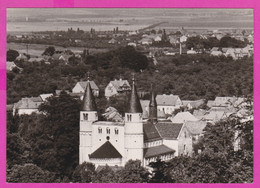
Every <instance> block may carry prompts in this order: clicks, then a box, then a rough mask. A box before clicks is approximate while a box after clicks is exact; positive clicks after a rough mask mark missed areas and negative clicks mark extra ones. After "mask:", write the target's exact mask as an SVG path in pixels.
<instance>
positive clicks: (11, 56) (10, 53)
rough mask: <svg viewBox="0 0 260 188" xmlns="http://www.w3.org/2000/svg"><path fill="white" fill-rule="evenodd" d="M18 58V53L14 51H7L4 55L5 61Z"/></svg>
mask: <svg viewBox="0 0 260 188" xmlns="http://www.w3.org/2000/svg"><path fill="white" fill-rule="evenodd" d="M18 56H19V52H17V51H16V50H12V49H9V50H8V51H7V53H6V60H7V61H14V60H15V59H16V58H17V57H18Z"/></svg>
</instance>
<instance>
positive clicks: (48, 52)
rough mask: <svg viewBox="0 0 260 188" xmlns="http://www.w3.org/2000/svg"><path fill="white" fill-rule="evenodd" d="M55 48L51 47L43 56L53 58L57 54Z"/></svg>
mask: <svg viewBox="0 0 260 188" xmlns="http://www.w3.org/2000/svg"><path fill="white" fill-rule="evenodd" d="M55 51H56V50H55V48H54V47H53V46H49V47H48V48H46V49H45V51H44V52H43V54H42V55H48V56H52V55H53V54H54V53H55Z"/></svg>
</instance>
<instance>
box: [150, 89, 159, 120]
mask: <svg viewBox="0 0 260 188" xmlns="http://www.w3.org/2000/svg"><path fill="white" fill-rule="evenodd" d="M149 120H150V121H152V122H156V121H157V103H156V95H155V92H154V90H153V85H151V98H150V103H149Z"/></svg>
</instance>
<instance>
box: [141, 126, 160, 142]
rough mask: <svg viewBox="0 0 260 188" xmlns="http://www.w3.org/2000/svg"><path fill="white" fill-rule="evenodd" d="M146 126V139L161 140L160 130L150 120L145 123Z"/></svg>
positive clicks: (147, 140) (146, 140)
mask: <svg viewBox="0 0 260 188" xmlns="http://www.w3.org/2000/svg"><path fill="white" fill-rule="evenodd" d="M143 127H144V141H145V142H149V141H154V140H160V139H161V136H160V134H159V132H158V131H157V129H156V127H155V126H154V124H152V123H151V122H150V121H147V122H146V123H144V124H143Z"/></svg>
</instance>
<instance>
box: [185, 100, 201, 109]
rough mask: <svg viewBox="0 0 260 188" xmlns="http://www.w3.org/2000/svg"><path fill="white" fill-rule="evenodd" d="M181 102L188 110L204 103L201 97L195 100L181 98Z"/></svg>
mask: <svg viewBox="0 0 260 188" xmlns="http://www.w3.org/2000/svg"><path fill="white" fill-rule="evenodd" d="M182 104H183V106H186V107H187V108H188V109H189V110H191V109H194V108H198V107H199V106H201V105H202V104H204V100H203V99H200V100H195V101H191V100H182Z"/></svg>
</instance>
